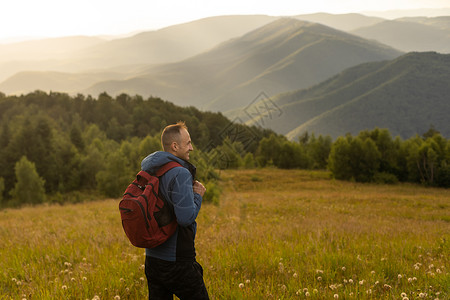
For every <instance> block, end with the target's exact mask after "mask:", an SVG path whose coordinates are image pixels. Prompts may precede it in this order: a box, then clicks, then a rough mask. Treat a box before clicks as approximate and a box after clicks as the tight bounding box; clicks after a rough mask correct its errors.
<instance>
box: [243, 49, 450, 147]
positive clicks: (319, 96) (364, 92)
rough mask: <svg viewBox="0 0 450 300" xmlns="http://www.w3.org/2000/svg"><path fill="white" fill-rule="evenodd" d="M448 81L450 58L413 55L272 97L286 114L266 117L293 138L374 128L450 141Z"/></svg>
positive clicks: (269, 124) (361, 67) (267, 123)
mask: <svg viewBox="0 0 450 300" xmlns="http://www.w3.org/2000/svg"><path fill="white" fill-rule="evenodd" d="M449 82H450V55H443V54H437V53H434V52H428V53H408V54H405V55H403V56H401V57H399V58H397V59H394V60H391V61H384V62H372V63H366V64H361V65H358V66H356V67H353V68H349V69H347V70H345V71H343V72H341V73H340V74H338V75H336V76H334V77H332V78H331V79H329V80H327V81H325V82H323V83H320V84H318V85H316V86H314V87H311V88H309V89H303V90H299V91H295V92H290V93H285V94H280V95H277V96H275V97H273V98H271V100H270V101H272V102H271V103H272V105H273V107H276V108H277V109H278V110H279V111H280V112H281V113H280V114H279V115H278V117H277V118H267V117H266V118H265V120H264V121H265V126H266V127H268V128H271V129H274V130H275V131H277V132H279V133H283V134H286V135H287V136H288V137H289V138H291V139H296V138H297V137H298V136H299V135H301V134H303V133H304V132H306V131H307V132H309V133H312V132H314V133H315V134H317V135H318V134H324V135H331V136H332V137H334V138H336V137H338V136H342V135H345V134H346V133H351V134H353V135H356V134H358V132H360V131H361V130H365V129H369V130H371V129H374V128H375V127H379V128H387V129H389V131H390V132H391V134H392V135H393V136H397V135H399V136H401V137H402V138H410V137H411V136H414V135H415V134H418V133H419V134H420V133H424V132H426V131H427V130H428V129H429V128H430V126H432V125H433V126H434V127H435V128H436V129H437V130H439V131H440V132H441V133H442V134H443V135H444V136H446V137H450V123H449V116H450V96H449V95H450V84H449ZM257 122H258V120H257V119H253V120H252V121H250V122H249V123H257Z"/></svg>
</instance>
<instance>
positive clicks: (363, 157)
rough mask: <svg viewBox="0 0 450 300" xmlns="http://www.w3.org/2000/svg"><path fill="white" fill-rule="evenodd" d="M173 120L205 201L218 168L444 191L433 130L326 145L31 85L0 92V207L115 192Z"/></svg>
mask: <svg viewBox="0 0 450 300" xmlns="http://www.w3.org/2000/svg"><path fill="white" fill-rule="evenodd" d="M179 120H182V121H185V122H186V125H187V126H188V128H189V132H190V134H191V138H192V141H193V144H194V149H195V151H194V152H193V154H192V155H191V160H192V163H193V164H194V165H196V166H197V168H198V174H197V175H198V178H199V180H202V181H203V182H205V184H206V185H207V188H208V192H207V194H206V195H205V199H206V200H208V201H211V202H213V203H214V202H217V201H218V197H219V194H220V191H219V188H218V186H217V185H216V181H217V180H219V178H220V170H221V169H238V168H259V167H277V168H282V169H314V170H329V171H330V174H331V176H333V177H334V178H336V179H338V180H352V181H356V182H380V183H392V184H394V183H398V182H412V183H421V184H424V185H427V186H437V187H446V188H448V187H450V141H449V140H447V139H446V138H445V137H443V136H442V135H441V134H440V133H439V131H438V129H436V128H433V127H432V128H430V130H429V131H428V132H426V133H423V134H421V135H419V134H417V135H416V136H413V137H411V138H409V139H407V140H402V139H401V138H399V137H392V136H391V134H390V132H389V130H388V129H380V128H374V129H371V130H365V131H361V132H360V133H359V134H358V135H357V136H352V135H350V134H347V135H345V136H341V137H338V138H337V139H336V140H334V141H333V140H332V138H331V137H330V136H322V135H320V136H316V135H315V134H314V133H308V132H305V133H304V134H303V135H302V136H300V138H299V139H298V140H295V141H290V140H288V139H287V138H286V137H285V136H283V135H279V134H276V133H275V132H273V131H271V130H268V129H263V128H261V127H257V126H247V125H245V124H243V123H242V122H241V120H239V119H235V120H229V119H228V118H226V117H225V116H224V115H222V114H221V113H214V112H203V111H200V110H198V109H197V108H195V107H181V106H176V105H174V104H172V103H170V102H168V101H164V100H162V99H160V98H156V97H149V98H148V99H144V98H143V97H141V96H138V95H136V96H129V95H127V94H121V95H119V96H117V97H111V96H109V95H108V94H106V93H102V94H100V95H99V96H98V97H97V98H93V97H91V96H84V95H81V94H78V95H76V96H70V95H68V94H65V93H55V92H50V93H46V92H42V91H35V92H32V93H28V94H26V95H20V96H6V95H5V94H2V93H0V207H11V206H20V205H24V204H36V203H43V202H52V203H53V202H56V203H63V202H78V201H83V200H85V199H86V195H92V197H93V199H94V198H95V197H98V196H100V195H102V196H107V197H120V196H121V194H122V192H123V190H124V189H125V187H126V186H127V185H128V184H129V182H130V181H131V180H132V179H133V177H134V176H135V175H136V173H137V172H138V171H139V169H140V162H141V160H142V159H143V158H144V157H145V156H147V155H148V154H150V153H152V152H154V151H158V150H160V149H161V148H160V133H161V130H162V129H163V128H164V127H165V126H166V125H168V124H172V123H175V122H177V121H179Z"/></svg>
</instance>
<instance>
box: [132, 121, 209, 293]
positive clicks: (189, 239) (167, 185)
mask: <svg viewBox="0 0 450 300" xmlns="http://www.w3.org/2000/svg"><path fill="white" fill-rule="evenodd" d="M161 144H162V147H163V150H164V151H157V152H154V153H152V154H150V155H148V156H147V157H146V158H144V160H143V161H142V163H141V167H142V170H144V171H147V172H149V173H155V172H156V171H157V170H158V169H159V168H160V167H161V166H163V165H165V164H166V163H168V162H171V161H176V162H178V163H180V164H181V165H182V167H175V168H173V169H171V170H169V171H167V173H165V174H164V175H162V176H161V178H160V185H159V188H160V194H162V195H163V196H164V197H165V198H166V200H167V201H168V202H169V203H171V204H172V205H173V208H174V212H175V216H176V219H177V223H178V227H177V229H176V231H175V233H174V234H173V235H172V236H171V237H170V238H169V239H168V240H167V241H165V242H164V243H162V244H161V245H159V246H157V247H155V248H152V249H145V254H146V258H145V275H146V277H147V283H148V290H149V299H171V300H172V299H173V295H174V294H175V295H176V296H177V297H178V298H180V299H181V300H184V299H196V300H201V299H209V296H208V292H207V290H206V286H205V283H204V281H203V269H202V266H201V265H200V264H199V263H198V262H197V261H196V258H195V257H196V253H195V244H194V240H195V234H196V231H197V223H196V222H195V219H196V217H197V215H198V213H199V210H200V207H201V204H202V197H203V195H204V193H205V191H206V188H205V187H204V186H203V185H202V184H201V183H200V182H198V181H194V178H195V171H196V168H195V166H194V165H192V164H191V163H189V162H188V161H189V153H190V152H191V151H193V150H194V149H193V147H192V143H191V138H190V135H189V132H188V129H187V127H186V125H185V123H184V122H178V123H176V124H173V125H169V126H167V127H166V128H164V130H163V132H162V134H161Z"/></svg>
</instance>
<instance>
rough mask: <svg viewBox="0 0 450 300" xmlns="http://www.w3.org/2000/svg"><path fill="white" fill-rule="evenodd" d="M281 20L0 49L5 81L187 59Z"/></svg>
mask: <svg viewBox="0 0 450 300" xmlns="http://www.w3.org/2000/svg"><path fill="white" fill-rule="evenodd" d="M275 19H277V17H270V16H264V15H254V16H219V17H211V18H205V19H200V20H196V21H192V22H189V23H183V24H178V25H174V26H170V27H166V28H163V29H160V30H156V31H148V32H142V33H139V34H136V35H133V36H131V37H126V38H119V39H113V40H106V39H100V38H95V37H67V38H55V39H44V40H36V41H28V42H22V43H15V44H7V45H0V82H1V81H2V80H4V79H6V78H8V77H10V76H12V75H14V74H15V73H18V72H22V71H58V72H84V73H85V72H87V71H90V70H95V71H96V72H98V71H99V70H102V71H103V72H105V71H107V70H108V69H109V68H113V67H114V68H116V67H119V66H123V65H137V64H140V65H143V64H145V65H148V64H160V63H167V62H173V61H178V60H182V59H185V58H187V57H190V56H193V55H196V54H198V53H201V52H203V51H206V50H208V49H210V48H212V47H213V46H215V45H217V44H218V43H221V42H224V41H227V40H229V39H231V38H233V37H237V36H241V35H243V34H245V33H246V32H248V31H251V30H254V29H255V28H258V27H260V26H263V25H265V24H267V23H269V22H271V21H273V20H275Z"/></svg>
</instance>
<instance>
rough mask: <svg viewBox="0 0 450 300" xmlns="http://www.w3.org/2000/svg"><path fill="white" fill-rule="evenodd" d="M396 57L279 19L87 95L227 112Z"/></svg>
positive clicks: (390, 52) (379, 47)
mask: <svg viewBox="0 0 450 300" xmlns="http://www.w3.org/2000/svg"><path fill="white" fill-rule="evenodd" d="M400 54H401V53H400V52H398V51H396V50H394V49H392V48H389V47H387V46H384V45H381V44H377V43H374V42H369V41H367V40H364V39H361V38H359V37H356V36H353V35H350V34H347V33H344V32H341V31H338V30H335V29H332V28H329V27H326V26H323V25H319V24H313V23H309V22H303V21H299V20H295V19H291V18H283V19H279V20H276V21H274V22H272V23H270V24H268V25H265V26H263V27H261V28H258V29H256V30H254V31H252V32H250V33H248V34H245V35H244V36H242V37H240V38H235V39H233V40H230V41H228V42H225V43H222V44H221V45H219V46H217V47H215V48H213V49H211V50H210V51H208V52H205V53H202V54H200V55H197V56H195V57H192V58H190V59H187V60H184V61H181V62H178V63H174V64H166V65H161V66H157V67H152V68H149V70H148V72H147V74H146V75H143V76H139V77H136V78H131V79H129V80H126V81H114V82H103V83H99V84H96V85H94V86H93V87H92V88H90V89H88V90H86V91H85V92H86V93H90V94H97V93H99V92H102V91H107V92H108V93H110V94H118V93H121V92H127V93H131V94H133V93H137V94H142V95H149V94H152V95H157V96H159V97H162V98H164V99H168V100H169V101H172V102H174V103H176V104H180V105H195V106H197V107H200V108H206V109H209V110H219V111H226V110H230V109H234V108H237V107H241V106H242V104H243V103H246V102H247V103H248V102H251V101H252V100H253V99H254V98H255V97H256V96H257V95H258V94H259V93H260V92H261V91H265V92H266V93H268V94H271V95H272V94H276V93H280V92H284V91H288V90H293V89H298V88H303V87H307V86H310V85H312V84H316V83H318V82H320V81H323V80H325V79H326V78H329V77H330V76H332V75H334V74H336V73H338V72H340V71H342V70H344V69H345V68H348V67H350V66H354V65H357V64H360V63H363V62H367V61H377V60H385V59H391V58H394V57H397V56H399V55H400Z"/></svg>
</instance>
